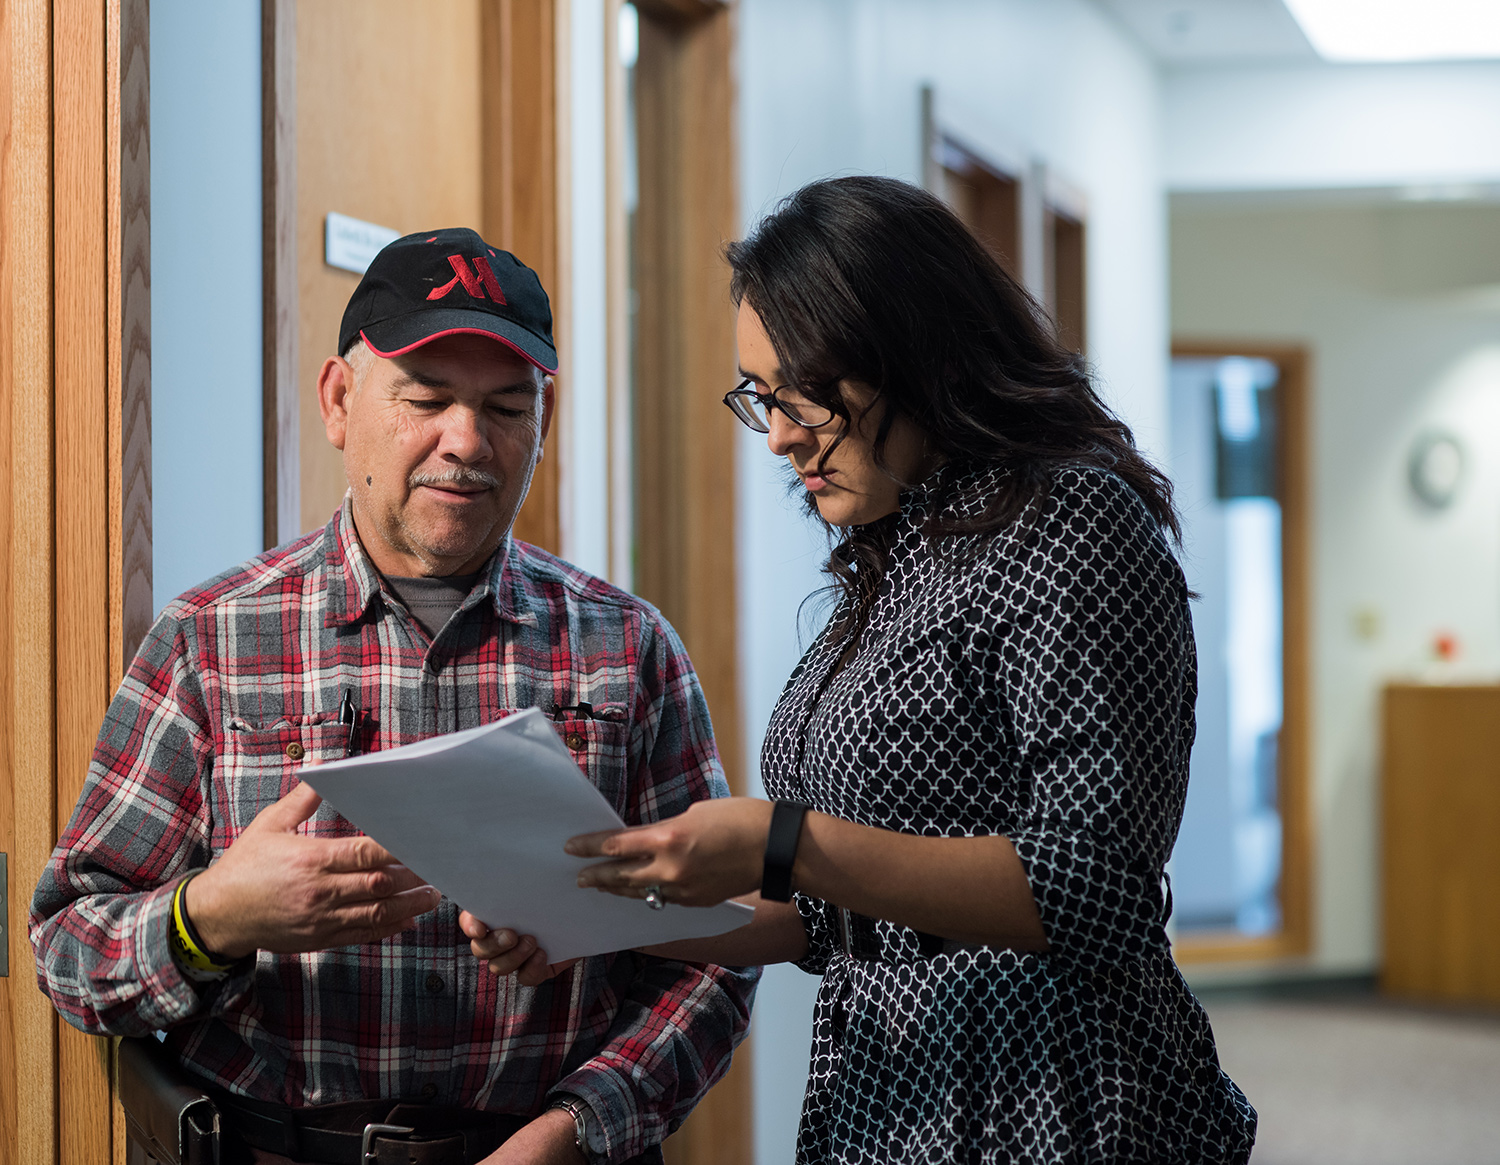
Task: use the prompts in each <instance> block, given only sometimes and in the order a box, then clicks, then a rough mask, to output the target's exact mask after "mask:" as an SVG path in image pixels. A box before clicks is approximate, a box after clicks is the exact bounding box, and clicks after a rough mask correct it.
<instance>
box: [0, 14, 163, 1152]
mask: <svg viewBox="0 0 1500 1165" xmlns="http://www.w3.org/2000/svg"><path fill="white" fill-rule="evenodd" d="M148 44H149V36H148V27H147V5H146V3H145V0H0V143H3V145H0V150H3V152H0V449H3V450H5V451H6V454H7V456H6V458H5V463H4V467H3V469H0V546H3V553H0V750H3V754H4V755H3V758H0V781H3V784H0V852H4V853H5V854H6V855H7V858H8V861H7V865H8V874H9V876H8V886H7V889H8V891H9V911H8V918H7V919H6V933H5V940H6V954H7V956H8V964H9V965H8V972H9V973H8V975H7V976H6V977H0V1160H4V1161H16V1162H26V1163H27V1165H33V1163H34V1165H45V1163H48V1162H67V1163H72V1162H79V1163H87V1165H94V1163H97V1162H106V1161H110V1160H112V1159H114V1160H123V1148H124V1146H123V1139H122V1138H121V1137H120V1135H119V1130H118V1128H117V1127H116V1123H115V1119H116V1118H115V1113H116V1112H117V1111H118V1110H117V1108H115V1106H113V1105H112V1103H111V1093H112V1076H113V1071H112V1066H111V1048H110V1045H109V1042H108V1041H106V1040H102V1039H96V1038H91V1037H87V1036H84V1035H82V1034H80V1033H79V1032H76V1031H74V1030H73V1029H72V1028H70V1027H68V1026H66V1025H65V1024H62V1023H61V1022H60V1021H59V1020H58V1019H57V1017H56V1016H55V1014H54V1013H53V1011H52V1007H51V1005H50V1004H49V1003H48V1001H47V1000H46V999H45V997H44V996H43V995H42V994H41V993H40V992H39V991H38V990H37V988H36V977H35V972H34V970H33V964H32V957H31V948H30V944H29V942H28V941H27V935H26V915H27V905H28V903H29V902H30V898H31V891H32V888H33V887H34V886H35V885H36V882H37V879H38V877H39V876H40V873H41V869H42V865H43V864H44V863H45V861H46V860H47V857H48V855H49V854H50V852H51V850H52V846H53V845H54V843H55V841H56V839H57V835H58V833H59V831H60V829H61V827H62V825H63V823H64V821H65V820H66V818H67V816H68V815H69V814H70V813H71V811H72V808H73V804H74V802H75V801H76V800H77V797H78V793H79V790H80V789H81V787H82V784H83V778H84V773H85V770H86V768H87V765H88V758H89V755H90V752H91V749H92V746H93V741H94V736H95V734H96V733H97V731H98V727H99V722H100V720H101V718H102V717H103V714H104V709H105V706H106V704H107V703H108V701H109V697H110V694H111V693H112V691H113V689H114V687H115V686H116V684H117V683H118V682H119V678H120V675H121V673H122V671H123V667H124V661H125V660H126V659H127V658H129V655H130V654H131V653H132V652H133V651H134V648H135V645H136V644H137V643H138V642H139V641H140V639H141V637H142V635H143V634H144V633H145V630H146V628H147V626H148V624H149V621H150V618H151V496H150V492H151V486H150V470H151V445H150V440H151V438H150V337H149V326H150V310H149V309H150V304H149V284H150V276H149V262H150V228H149V180H150V166H149V151H148V131H149V93H148V74H147V48H148Z"/></svg>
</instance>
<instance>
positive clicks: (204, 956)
mask: <svg viewBox="0 0 1500 1165" xmlns="http://www.w3.org/2000/svg"><path fill="white" fill-rule="evenodd" d="M192 880H193V879H192V876H191V875H189V876H188V877H186V878H184V879H183V880H182V881H180V882H178V883H177V889H176V890H175V891H174V892H173V894H172V943H173V946H174V947H175V948H176V949H177V952H178V954H180V955H181V956H182V960H183V962H184V963H185V964H186V965H187V966H188V967H190V968H192V969H193V970H195V971H208V972H211V973H213V972H223V971H228V970H229V969H230V968H231V967H233V966H234V964H233V963H220V962H218V961H217V960H215V959H213V958H211V957H210V956H209V954H208V952H207V951H205V950H204V949H203V948H202V947H200V946H199V945H198V944H197V943H196V942H194V941H193V933H192V928H191V927H189V926H188V922H187V915H186V913H185V912H184V910H183V906H182V899H183V891H184V890H186V889H187V884H188V883H189V882H191V881H192Z"/></svg>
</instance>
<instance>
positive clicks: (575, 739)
mask: <svg viewBox="0 0 1500 1165" xmlns="http://www.w3.org/2000/svg"><path fill="white" fill-rule="evenodd" d="M564 743H565V744H567V746H568V747H569V748H571V749H572V750H573V751H574V752H577V751H578V750H579V749H580V748H582V747H583V746H584V745H585V744H586V743H588V742H587V741H585V740H584V739H583V734H582V733H581V732H570V733H568V735H567V737H566V739H565V740H564Z"/></svg>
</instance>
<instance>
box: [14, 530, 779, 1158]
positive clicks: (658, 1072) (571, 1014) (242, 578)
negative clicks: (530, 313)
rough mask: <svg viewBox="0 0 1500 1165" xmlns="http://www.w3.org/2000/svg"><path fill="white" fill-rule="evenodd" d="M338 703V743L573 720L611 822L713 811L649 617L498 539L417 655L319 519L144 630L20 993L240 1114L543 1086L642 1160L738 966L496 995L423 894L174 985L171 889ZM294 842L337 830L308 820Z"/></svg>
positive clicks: (49, 885)
mask: <svg viewBox="0 0 1500 1165" xmlns="http://www.w3.org/2000/svg"><path fill="white" fill-rule="evenodd" d="M346 688H349V689H352V690H353V692H354V693H356V695H357V703H358V706H359V707H360V708H361V709H363V710H364V711H365V723H366V724H367V728H366V729H365V735H364V739H363V741H362V746H363V748H364V750H365V751H374V750H376V749H383V748H393V747H395V746H397V745H402V744H408V743H410V742H412V741H415V740H421V739H423V738H425V737H430V736H433V735H435V734H438V733H446V732H454V731H458V730H460V729H465V728H473V727H476V726H478V725H481V724H486V723H490V722H492V721H494V720H496V719H498V718H500V717H502V716H504V715H505V714H506V713H507V712H509V711H512V710H515V709H520V708H526V707H533V706H535V707H540V708H542V709H544V710H545V711H547V712H548V713H553V712H554V710H555V709H557V708H571V707H576V706H577V705H578V704H580V703H587V704H590V705H592V706H593V713H594V714H593V717H592V718H579V717H578V716H577V715H576V714H575V713H571V712H564V713H562V719H561V721H560V722H559V724H558V728H559V731H560V732H561V733H562V734H563V735H564V738H565V740H566V741H567V742H568V744H569V746H570V747H572V748H573V751H574V754H575V755H576V757H577V758H578V760H579V762H580V764H581V765H582V766H583V769H584V771H585V772H586V773H587V774H588V776H589V777H590V779H591V780H593V782H594V783H595V784H596V785H597V786H598V787H599V789H600V790H601V791H602V792H603V793H604V795H605V797H606V798H607V799H608V800H609V801H610V802H611V804H613V805H614V807H615V809H616V811H617V812H619V814H620V816H621V817H622V818H624V820H625V821H626V822H629V823H639V822H647V821H655V820H657V819H659V818H662V817H669V816H672V815H674V814H676V813H680V812H682V811H683V810H684V809H686V808H687V807H688V805H689V804H690V803H691V802H692V801H694V800H698V799H700V798H705V797H713V796H726V795H727V794H728V788H727V786H726V785H725V782H724V776H723V772H722V769H721V767H720V764H719V758H718V753H717V751H716V750H715V747H714V741H713V735H712V730H711V728H710V725H709V717H708V709H707V706H706V705H705V703H704V699H703V694H702V692H701V690H700V688H699V686H698V682H697V678H696V676H695V674H694V672H693V669H692V665H691V663H690V662H689V661H688V658H687V656H686V654H685V653H684V651H683V649H682V645H681V643H680V641H679V640H678V638H677V636H676V634H675V633H674V632H673V630H672V628H671V627H670V626H668V624H667V623H666V621H665V620H663V619H662V618H661V616H660V614H659V613H658V612H657V611H656V610H655V609H654V608H652V607H651V606H650V605H648V604H646V603H644V602H642V601H641V600H639V599H636V598H634V597H632V596H630V595H627V594H625V593H624V592H622V591H619V590H617V589H615V588H614V587H611V586H609V585H608V584H606V583H604V582H601V581H600V580H598V579H596V578H593V577H592V576H590V575H586V574H584V573H582V572H580V571H578V570H576V569H575V568H573V567H571V566H569V565H568V564H566V563H563V562H561V561H559V560H558V559H556V558H553V557H552V556H551V555H548V554H545V553H544V552H542V551H540V550H538V549H536V548H535V547H532V546H528V545H526V544H525V543H522V542H515V541H512V540H509V539H507V541H506V543H505V544H504V545H503V546H502V547H501V549H500V551H499V552H498V553H497V554H496V556H495V558H494V559H493V560H492V562H491V565H490V567H489V569H488V572H487V574H486V575H484V576H481V579H480V581H479V583H478V584H476V586H475V588H474V590H473V592H472V593H471V594H470V595H469V596H468V598H467V599H466V600H465V601H464V603H463V604H462V606H461V607H460V608H459V610H458V611H457V612H455V614H454V615H453V617H452V618H451V619H450V620H449V621H448V623H447V624H446V625H445V626H444V627H443V628H442V629H441V630H440V631H439V633H438V635H437V636H436V638H435V639H433V640H431V641H429V639H428V637H427V635H426V634H425V633H424V632H423V631H422V630H421V629H420V627H419V626H418V625H417V624H416V622H415V621H414V620H413V619H412V618H411V617H410V615H409V614H408V612H407V611H406V609H405V608H404V607H403V606H402V605H401V603H400V601H399V600H398V599H397V598H395V597H394V596H393V595H392V594H391V592H390V591H388V590H383V589H382V587H381V580H380V576H379V574H378V573H377V572H376V571H375V569H374V567H373V566H372V565H371V563H370V560H369V558H368V557H367V556H366V554H365V553H364V550H363V547H362V546H361V545H360V543H359V540H358V537H357V535H356V534H355V531H354V526H353V522H352V520H351V518H350V512H349V508H348V503H347V502H345V505H344V508H343V509H342V510H341V511H340V512H339V513H337V514H335V515H334V517H333V519H332V520H331V521H330V522H329V524H328V526H327V527H326V528H325V529H324V530H321V531H318V532H316V533H313V534H310V535H307V536H305V537H303V538H301V539H299V540H298V541H296V542H293V543H291V544H289V545H287V546H283V547H279V548H277V549H275V550H272V551H268V552H267V553H265V554H263V555H261V556H260V557H258V558H255V559H252V560H251V561H250V562H248V563H246V564H244V565H242V566H240V567H237V568H235V569H234V570H231V571H229V572H227V573H225V574H222V575H220V576H219V577H217V578H215V579H213V580H211V581H210V582H208V583H206V584H204V585H203V586H202V587H201V588H199V589H197V590H194V591H190V592H189V593H187V594H186V595H183V596H182V597H181V598H179V599H177V600H175V601H174V602H172V603H171V604H169V605H168V606H167V608H166V609H165V610H164V611H163V612H162V614H161V616H160V618H158V619H157V621H156V624H155V626H154V627H153V628H152V629H151V632H150V634H149V636H148V637H147V639H146V642H145V643H144V645H143V646H142V647H141V649H140V652H139V653H138V654H137V656H136V658H135V660H134V661H133V662H132V663H131V666H130V668H129V671H128V674H127V675H126V677H125V680H124V682H123V683H122V684H121V686H120V690H119V691H118V692H117V693H116V695H115V698H114V700H113V701H112V703H111V704H110V707H109V712H108V714H107V715H106V717H105V721H104V726H103V728H102V730H101V731H100V735H99V741H98V744H97V746H96V748H95V751H94V758H93V763H92V764H91V765H90V768H89V775H88V782H87V784H86V786H85V788H84V791H83V794H82V796H81V797H80V799H79V802H78V805H77V807H76V808H75V809H74V811H73V817H72V820H71V821H70V822H69V823H68V826H67V829H66V830H65V831H64V832H63V835H62V839H61V841H60V842H59V843H58V846H57V849H56V851H55V852H54V853H53V855H52V859H51V861H50V863H49V865H48V867H47V869H46V871H45V873H44V875H43V877H42V880H41V883H40V885H39V886H38V887H37V891H36V897H35V900H34V902H33V905H32V916H31V941H32V945H33V948H34V950H35V953H36V960H37V974H38V978H39V980H40V982H41V986H42V990H43V991H45V992H46V993H47V995H48V996H49V997H50V998H51V999H52V1001H53V1003H54V1004H55V1005H56V1006H57V1008H58V1010H59V1011H60V1012H61V1013H62V1015H63V1017H64V1018H65V1019H67V1020H68V1022H69V1023H71V1024H73V1025H74V1026H75V1027H77V1028H80V1029H81V1030H83V1031H86V1032H93V1033H100V1034H112V1035H141V1034H145V1033H148V1032H151V1031H153V1030H157V1029H166V1030H167V1042H168V1043H169V1044H170V1045H171V1046H172V1047H173V1048H174V1049H175V1050H176V1051H177V1053H178V1054H179V1055H180V1056H181V1058H182V1059H183V1061H184V1062H185V1063H186V1064H187V1065H188V1066H189V1067H190V1068H191V1069H192V1070H193V1071H195V1072H197V1073H198V1074H200V1075H202V1076H204V1077H206V1078H208V1079H209V1080H210V1081H212V1082H213V1083H215V1084H217V1085H219V1086H221V1087H223V1088H226V1089H228V1090H230V1091H232V1092H236V1093H240V1094H242V1095H247V1096H251V1097H255V1098H258V1099H262V1100H271V1101H277V1102H280V1103H284V1104H289V1105H293V1106H302V1105H313V1104H327V1103H333V1102H337V1101H344V1100H354V1099H360V1098H391V1099H395V1098H420V1099H423V1100H427V1101H431V1102H435V1103H445V1104H454V1105H463V1106H467V1107H472V1108H480V1109H489V1110H493V1111H497V1112H503V1113H511V1114H518V1115H530V1114H535V1113H538V1112H540V1111H541V1110H542V1109H543V1108H545V1106H546V1103H547V1100H548V1098H549V1096H551V1095H553V1094H556V1093H559V1092H568V1093H572V1094H574V1095H576V1096H579V1097H581V1098H582V1099H583V1100H585V1101H587V1102H588V1104H589V1106H590V1107H591V1108H592V1109H593V1111H594V1113H595V1115H596V1116H597V1117H598V1119H599V1124H600V1126H601V1127H602V1130H603V1132H604V1135H605V1139H606V1141H607V1146H608V1148H607V1156H608V1158H609V1159H610V1160H614V1161H618V1160H622V1159H624V1158H628V1157H630V1156H633V1155H635V1154H638V1153H640V1152H642V1151H644V1150H645V1149H646V1148H648V1147H649V1146H651V1145H653V1144H655V1143H657V1142H659V1141H660V1140H662V1139H663V1138H664V1137H665V1136H666V1135H667V1134H668V1133H669V1132H671V1131H672V1130H673V1129H675V1128H676V1127H677V1125H678V1124H680V1123H681V1121H682V1120H683V1118H684V1117H686V1116H687V1114H688V1112H689V1111H690V1110H691V1109H692V1107H693V1105H694V1104H695V1103H696V1102H697V1101H698V1100H699V1098H701V1097H702V1096H703V1094H704V1093H705V1092H706V1091H707V1090H708V1088H709V1086H710V1085H712V1084H713V1083H714V1081H716V1080H717V1079H718V1078H719V1077H720V1076H721V1075H722V1074H723V1073H724V1071H725V1069H726V1068H727V1067H728V1065H729V1058H730V1053H731V1051H732V1050H733V1048H734V1046H735V1044H736V1043H737V1042H738V1041H739V1040H740V1038H742V1037H743V1035H744V1032H745V1029H746V1026H747V1024H748V1022H749V1010H750V1004H751V999H752V997H753V995H754V990H755V982H756V979H757V977H758V974H759V972H758V970H757V969H750V970H736V969H727V968H722V967H716V966H698V965H694V964H684V963H679V962H675V961H670V960H666V959H658V958H653V957H649V956H645V955H640V954H635V953H632V952H621V953H618V954H613V955H607V956H600V957H595V958H589V959H586V960H584V961H583V962H582V963H580V964H578V965H576V966H575V967H574V968H573V969H572V970H571V971H569V972H567V973H565V974H563V975H561V976H559V977H558V978H557V979H555V980H553V981H552V982H550V983H548V984H545V985H544V986H542V987H539V988H529V987H523V986H521V985H520V984H519V983H518V982H517V981H516V980H515V978H514V977H509V978H503V979H502V978H496V977H495V976H494V975H492V974H490V972H489V970H488V969H487V968H486V967H485V965H484V964H483V963H482V962H481V961H480V960H478V959H476V958H475V957H474V956H473V955H472V954H471V953H470V951H469V944H468V940H467V939H465V938H464V937H463V935H462V934H461V933H460V931H459V929H458V908H457V907H456V906H454V904H453V903H452V902H450V901H448V900H447V899H446V898H445V899H444V900H443V902H442V904H441V905H440V906H439V907H438V909H437V910H435V911H433V912H432V913H429V914H425V915H423V916H421V918H420V919H419V920H418V926H417V929H416V930H414V931H407V932H404V933H402V934H399V935H397V936H395V937H393V938H389V939H386V940H385V941H383V942H380V943H373V944H368V945H364V946H352V947H343V948H340V949H336V950H329V951H319V952H315V953H311V954H302V955H276V954H271V953H268V952H265V951H262V952H260V953H259V955H258V957H257V958H256V959H255V961H254V965H253V968H252V969H250V970H248V971H246V972H244V973H242V974H238V975H236V976H235V977H233V978H231V979H229V980H227V981H224V982H222V983H214V984H206V985H194V984H193V983H191V982H189V981H188V980H186V979H185V978H184V977H183V976H182V975H181V974H180V973H179V971H178V969H177V966H176V964H175V963H174V962H173V960H172V957H171V954H170V953H169V950H168V923H169V917H170V906H171V896H172V891H173V889H174V887H175V886H176V884H177V883H178V882H179V881H180V880H181V879H182V877H183V876H184V875H186V874H187V873H189V872H190V871H193V870H198V869H202V868H203V867H205V866H207V865H208V864H209V862H211V861H212V860H213V859H214V858H215V857H216V856H217V855H219V854H221V853H223V852H224V850H225V849H226V848H227V847H228V846H229V844H230V843H231V842H233V841H234V839H235V838H236V837H237V836H239V834H240V832H241V831H242V830H243V829H244V828H245V826H246V825H247V824H249V822H250V820H251V819H252V818H253V817H254V816H255V815H256V814H257V813H258V812H259V811H260V810H261V809H263V808H265V807H266V806H267V805H269V804H271V803H272V802H273V801H276V800H277V799H278V798H280V797H282V796H283V795H285V794H286V793H287V792H289V791H290V790H291V789H292V787H293V786H294V785H296V784H297V781H298V774H297V771H298V769H299V768H300V767H301V766H302V764H304V763H306V761H307V760H310V759H314V758H333V757H337V756H340V755H342V748H343V743H344V736H345V733H346V731H347V730H346V729H345V728H344V727H343V726H341V725H339V724H338V722H337V721H338V708H339V702H340V699H341V697H342V694H343V692H344V690H345V689H346ZM299 749H300V751H299ZM289 754H290V755H291V756H298V757H301V758H302V759H300V760H295V761H294V760H292V759H290V757H289ZM301 832H305V833H308V834H310V835H314V836H319V837H337V836H342V835H348V834H352V833H354V832H355V830H354V827H353V826H352V825H350V824H349V823H348V822H347V821H345V820H344V819H343V818H342V817H340V816H339V815H338V814H336V813H335V812H333V810H332V809H331V808H329V807H328V806H326V805H325V806H323V807H321V808H320V809H319V810H318V812H317V814H316V815H315V816H314V817H313V818H312V819H311V820H310V821H309V822H307V823H306V825H304V826H302V827H301ZM497 921H498V922H503V921H504V920H497Z"/></svg>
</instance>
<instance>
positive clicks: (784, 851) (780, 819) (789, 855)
mask: <svg viewBox="0 0 1500 1165" xmlns="http://www.w3.org/2000/svg"><path fill="white" fill-rule="evenodd" d="M806 815H807V806H806V805H798V804H797V803H796V802H795V801H778V802H776V808H774V809H772V810H771V828H770V829H769V830H768V831H767V833H766V864H765V867H764V869H763V870H762V872H761V876H760V896H761V897H762V898H764V899H765V900H766V901H767V902H790V901H791V900H792V863H793V862H795V861H796V860H797V843H798V842H799V841H801V840H802V819H803V817H805V816H806Z"/></svg>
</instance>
